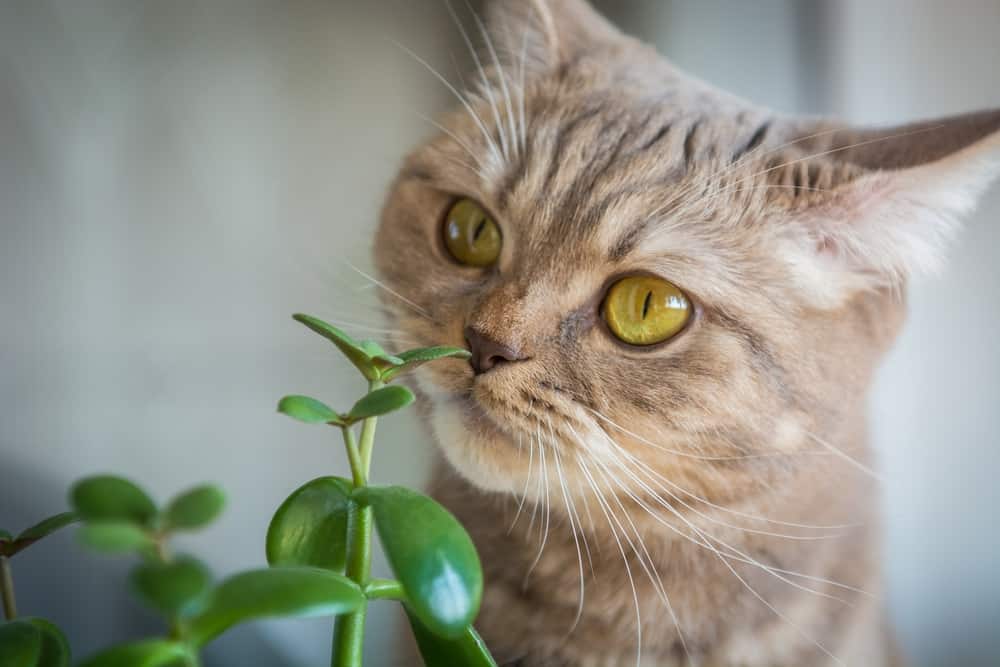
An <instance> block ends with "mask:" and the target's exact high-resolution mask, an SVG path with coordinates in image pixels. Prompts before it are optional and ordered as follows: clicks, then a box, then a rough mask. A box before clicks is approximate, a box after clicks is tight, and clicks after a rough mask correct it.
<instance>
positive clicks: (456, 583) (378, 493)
mask: <svg viewBox="0 0 1000 667" xmlns="http://www.w3.org/2000/svg"><path fill="white" fill-rule="evenodd" d="M356 496H357V498H358V500H359V501H360V502H362V503H367V504H370V505H371V507H372V509H373V511H374V514H375V527H376V529H377V530H378V534H379V538H380V539H381V541H382V548H383V549H384V550H385V554H386V556H387V558H388V560H389V565H390V566H391V567H392V570H393V572H395V573H396V577H397V578H398V579H399V581H400V583H401V584H402V585H403V590H404V591H406V597H407V599H408V600H409V603H410V609H411V611H412V612H413V613H414V614H415V615H416V616H417V618H419V619H420V620H421V621H422V622H423V623H424V625H426V626H427V628H428V629H429V630H430V631H431V632H433V633H434V634H436V635H438V636H442V637H447V638H457V637H459V636H461V634H462V633H463V632H464V631H465V628H466V627H467V626H469V625H471V624H472V622H473V621H474V620H475V618H476V614H477V613H478V612H479V603H480V600H481V598H482V593H483V572H482V568H481V566H480V564H479V556H478V555H477V554H476V548H475V547H474V546H473V544H472V540H471V539H470V538H469V535H468V533H466V532H465V529H464V528H463V527H462V525H461V524H460V523H459V522H458V520H457V519H456V518H455V517H454V516H452V514H451V513H450V512H449V511H448V510H446V509H445V508H444V507H442V506H441V505H439V504H438V503H437V502H435V501H434V500H432V499H431V498H428V497H427V496H425V495H422V494H420V493H417V492H416V491H412V490H410V489H406V488H403V487H399V486H386V487H367V488H364V489H359V490H358V491H357V493H356Z"/></svg>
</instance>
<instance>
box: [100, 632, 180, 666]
mask: <svg viewBox="0 0 1000 667" xmlns="http://www.w3.org/2000/svg"><path fill="white" fill-rule="evenodd" d="M191 655H192V649H191V648H190V647H188V646H187V645H186V644H184V643H182V642H179V641H174V640H171V639H147V640H144V641H140V642H134V643H132V644H122V645H119V646H114V647H112V648H110V649H108V650H106V651H102V652H101V653H98V654H97V655H95V656H93V657H92V658H90V659H89V660H86V661H85V662H83V663H82V664H81V665H80V667H165V666H166V665H170V664H171V663H173V662H175V661H178V660H184V659H186V658H188V657H189V656H191Z"/></svg>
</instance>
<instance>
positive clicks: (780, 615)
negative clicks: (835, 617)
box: [592, 457, 849, 664]
mask: <svg viewBox="0 0 1000 667" xmlns="http://www.w3.org/2000/svg"><path fill="white" fill-rule="evenodd" d="M592 462H594V463H596V464H597V465H598V466H599V467H601V466H602V465H603V464H602V463H601V462H600V460H599V459H596V458H593V457H592ZM611 479H612V480H614V481H618V482H619V486H621V488H622V490H623V491H624V492H625V493H626V494H627V495H629V496H630V497H631V499H632V500H633V502H636V503H637V504H639V505H640V506H641V507H643V509H645V510H646V511H647V512H649V514H650V515H651V516H653V518H658V517H657V515H656V514H655V513H653V512H651V511H650V510H649V508H648V507H647V506H645V504H644V503H642V501H641V500H640V499H639V498H637V497H636V496H635V495H634V494H632V493H631V492H630V491H629V490H628V489H627V488H626V487H624V486H623V485H621V483H620V481H619V480H617V478H616V477H614V476H613V475H612V476H611ZM668 509H670V510H671V511H673V512H674V513H675V514H676V515H677V516H678V518H681V519H682V520H684V519H683V517H681V516H680V515H679V514H677V512H676V510H674V509H673V508H670V507H669V506H668ZM685 522H686V523H687V524H688V526H689V528H690V529H691V530H692V531H694V532H695V534H697V535H699V536H701V537H702V539H703V540H706V538H709V539H712V540H713V541H717V542H719V543H720V544H723V545H724V546H727V545H725V543H724V542H722V541H721V540H718V539H717V538H712V537H711V536H708V535H707V534H706V533H704V532H703V531H701V530H700V529H699V528H698V527H697V526H695V525H693V524H691V523H690V522H687V521H686V520H685ZM661 523H663V525H665V526H667V527H668V528H671V529H672V530H673V531H674V532H676V533H678V534H679V535H682V536H683V535H684V534H683V533H681V532H680V531H679V530H677V529H676V528H675V527H673V526H672V525H671V524H669V523H667V522H662V521H661ZM686 537H688V539H691V538H690V536H686ZM692 541H693V542H694V543H695V544H699V545H700V546H705V547H706V548H708V549H709V550H710V551H712V552H713V553H714V554H715V555H716V556H717V557H718V558H719V561H720V562H721V563H722V564H723V565H724V566H725V567H726V568H727V569H728V570H729V571H730V572H731V573H732V574H733V576H735V577H736V579H737V580H738V581H739V582H740V583H741V584H742V585H743V586H744V588H745V589H746V590H747V591H748V592H750V593H751V594H752V595H753V596H754V597H755V598H756V599H757V600H759V601H760V602H761V603H762V604H764V605H765V606H766V607H767V608H768V610H770V611H771V612H772V613H773V614H775V615H776V616H777V617H778V618H779V619H781V620H782V622H784V623H785V624H786V625H788V626H789V627H790V628H792V629H793V630H794V631H795V632H796V633H797V634H799V636H801V637H802V638H803V639H805V640H806V641H808V642H810V643H811V644H812V645H814V646H816V647H817V648H818V649H819V650H820V651H822V652H823V653H824V654H825V655H827V656H828V657H829V658H830V659H831V660H833V661H835V662H836V663H837V664H843V662H842V661H841V660H840V659H839V658H838V657H837V656H836V655H834V654H833V653H832V652H830V651H829V650H828V649H827V648H826V647H825V646H823V644H821V643H820V642H819V641H818V640H816V639H815V638H813V637H811V636H810V635H809V634H808V633H806V632H805V631H804V630H802V628H800V627H799V626H798V625H797V624H795V623H794V622H792V620H791V619H790V618H788V616H787V615H785V614H784V613H782V612H781V611H779V610H778V609H777V608H776V607H775V606H774V605H773V604H772V603H771V602H769V601H768V600H767V599H766V598H764V597H763V596H762V595H761V594H760V593H759V592H758V591H757V590H756V589H754V588H753V586H751V585H750V584H749V582H747V581H746V579H744V578H743V577H742V576H740V574H739V573H738V572H737V571H736V569H735V568H734V567H733V566H732V565H731V564H730V563H729V562H728V558H727V557H726V556H724V555H723V554H722V553H720V552H719V550H718V549H717V548H716V547H715V546H714V545H712V544H711V543H709V542H708V541H707V540H706V541H705V543H704V544H702V543H699V542H697V541H694V540H692ZM727 548H728V549H730V550H733V548H732V547H728V546H727ZM750 560H751V561H753V559H750ZM753 562H755V563H756V561H753ZM758 565H760V564H758ZM762 567H765V569H766V566H762ZM772 574H773V572H772ZM775 576H777V575H775ZM779 579H781V577H779ZM784 581H786V582H787V583H789V584H790V585H793V586H795V587H796V588H800V589H803V590H806V591H811V590H812V589H809V588H807V587H803V586H800V585H798V584H795V583H794V582H790V581H787V580H784ZM813 592H814V593H816V594H818V595H823V596H824V597H830V598H832V599H834V600H838V599H839V598H836V597H834V596H830V595H825V594H823V593H820V592H818V591H813ZM847 604H849V603H847Z"/></svg>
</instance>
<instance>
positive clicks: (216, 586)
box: [0, 315, 495, 667]
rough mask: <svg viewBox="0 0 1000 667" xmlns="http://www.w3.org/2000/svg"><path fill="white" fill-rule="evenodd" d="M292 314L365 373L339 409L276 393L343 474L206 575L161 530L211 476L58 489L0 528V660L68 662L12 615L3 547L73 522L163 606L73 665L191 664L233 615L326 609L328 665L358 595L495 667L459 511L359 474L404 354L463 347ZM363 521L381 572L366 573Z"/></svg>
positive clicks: (338, 660)
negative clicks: (410, 340) (243, 563)
mask: <svg viewBox="0 0 1000 667" xmlns="http://www.w3.org/2000/svg"><path fill="white" fill-rule="evenodd" d="M295 319H296V320H298V321H299V322H301V323H303V324H304V325H306V326H307V327H309V328H310V329H312V330H313V331H315V332H316V333H318V334H320V335H322V336H323V337H325V338H327V339H328V340H329V341H331V342H332V343H333V344H334V345H336V347H337V348H338V349H339V350H340V351H341V352H342V353H343V354H344V356H346V357H347V359H348V360H349V361H350V362H351V363H352V364H353V365H354V366H355V367H356V368H357V369H358V371H360V373H361V375H362V376H363V377H364V379H365V381H366V382H367V384H368V390H367V393H365V394H364V395H363V396H362V397H361V398H360V399H359V400H358V401H357V402H356V403H355V404H354V405H353V406H352V407H351V408H350V409H348V410H346V411H344V412H338V411H336V410H334V409H332V408H330V407H329V406H327V405H326V404H324V403H323V402H321V401H319V400H317V399H315V398H310V397H307V396H286V397H285V398H283V399H281V401H280V402H279V404H278V411H279V412H281V413H283V414H286V415H288V416H290V417H293V418H295V419H297V420H299V421H302V422H306V423H309V424H322V425H325V426H332V427H334V428H336V429H338V430H340V432H341V437H342V439H343V442H344V446H345V450H346V453H347V460H348V463H349V465H350V470H351V478H350V479H346V478H342V477H333V476H327V477H320V478H318V479H314V480H312V481H310V482H308V483H306V484H305V485H303V486H302V487H300V488H299V489H297V490H296V491H294V492H293V493H292V494H291V495H290V496H289V497H288V498H287V499H286V500H285V501H284V502H283V503H282V504H281V506H280V507H279V508H278V510H277V512H276V513H275V515H274V518H273V519H272V520H271V523H270V526H269V528H268V531H267V537H266V548H265V552H266V557H267V561H268V565H269V567H267V568H263V569H257V570H251V571H247V572H241V573H238V574H236V575H233V576H230V577H228V578H227V579H225V580H223V581H222V582H221V583H215V582H214V580H213V577H212V574H211V573H210V571H209V570H208V568H207V567H206V566H205V565H204V564H203V563H201V562H200V561H199V560H198V559H197V558H195V557H194V556H191V555H188V554H181V553H176V552H175V551H174V550H173V548H172V546H171V539H172V538H173V537H174V536H175V535H176V534H177V533H182V532H187V531H194V530H199V529H202V528H204V527H206V526H207V525H209V524H210V523H211V522H213V521H214V520H215V519H216V518H217V517H218V516H219V515H220V514H221V512H222V510H223V507H224V506H225V502H226V499H225V496H224V494H223V492H222V491H221V489H219V488H218V487H216V486H214V485H208V484H206V485H202V486H198V487H195V488H193V489H190V490H188V491H186V492H184V493H181V494H180V495H178V496H176V497H175V498H173V499H172V500H171V501H170V502H168V503H167V504H166V505H165V506H163V507H158V506H157V505H156V503H155V502H154V501H153V500H152V498H151V497H150V495H149V494H148V493H147V492H146V491H144V490H143V489H142V488H140V487H139V486H138V485H136V484H134V483H133V482H131V481H129V480H126V479H123V478H120V477H116V476H112V475H99V476H94V477H88V478H86V479H83V480H81V481H79V482H78V483H77V484H75V485H74V486H73V488H72V489H71V491H70V494H69V498H70V505H71V506H72V510H73V511H72V512H65V513H62V514H58V515H56V516H53V517H50V518H48V519H46V520H44V521H42V522H40V523H39V524H37V525H35V526H33V527H31V528H28V529H27V530H25V531H23V532H21V533H20V534H18V535H16V536H14V535H12V534H11V533H9V532H7V531H3V530H0V595H2V600H3V609H4V618H5V622H4V623H0V667H15V666H16V667H68V665H69V664H70V658H71V656H70V645H69V642H68V641H67V640H66V637H65V636H64V634H63V633H62V632H61V631H60V630H59V629H58V628H57V627H56V626H55V625H53V624H52V623H51V622H49V621H46V620H44V619H42V618H38V617H19V616H18V615H17V614H18V612H17V605H16V601H15V598H14V585H13V576H12V572H11V567H10V559H11V558H13V556H15V555H16V554H18V553H20V552H21V551H23V550H24V549H25V548H27V547H28V546H30V545H31V544H33V543H34V542H36V541H38V540H39V539H41V538H43V537H45V536H46V535H48V534H50V533H52V532H54V531H56V530H58V529H59V528H62V527H64V526H67V525H69V524H72V523H75V522H82V524H83V525H82V526H81V527H80V529H79V532H78V537H79V540H80V541H81V542H82V543H83V544H84V545H85V546H86V547H88V548H90V549H93V550H95V551H98V552H103V553H107V554H127V555H131V556H133V557H134V558H136V560H137V562H136V564H135V565H134V567H133V569H132V571H131V574H130V576H129V584H130V588H131V590H132V592H133V593H134V594H135V595H136V597H138V599H139V600H140V601H141V602H142V603H143V604H144V605H146V606H147V607H149V608H150V609H151V610H153V611H156V612H158V613H159V614H160V615H161V616H162V617H163V619H164V625H165V633H164V634H163V636H160V637H153V638H147V639H143V640H139V641H134V642H129V643H125V644H119V645H115V646H111V647H109V648H107V649H106V650H103V651H101V652H99V653H98V654H96V655H94V656H91V657H89V658H88V659H86V660H85V661H83V662H82V663H79V664H80V665H81V667H135V666H141V667H159V666H164V667H198V666H199V665H200V664H201V656H200V652H201V649H202V648H203V647H204V646H205V645H206V644H208V643H209V642H211V641H212V640H213V639H215V638H216V637H218V636H219V635H220V634H222V633H223V632H225V631H226V630H227V629H229V628H230V627H233V626H234V625H237V624H239V623H243V622H247V621H251V620H255V619H259V618H269V617H307V616H330V617H334V618H335V621H334V628H333V649H332V655H331V665H332V666H333V667H360V666H361V665H362V647H363V640H364V633H365V625H366V624H365V621H366V614H367V607H368V603H369V602H372V601H376V600H391V601H396V602H399V603H401V604H402V605H403V608H404V609H405V612H406V615H407V617H408V619H409V622H410V626H411V628H412V631H413V634H414V638H415V639H416V642H417V646H418V647H419V650H420V653H421V655H422V656H423V658H424V662H425V663H426V664H427V665H431V666H434V667H436V666H442V667H445V666H447V667H486V666H493V667H495V662H494V661H493V659H492V657H491V656H490V654H489V651H488V650H487V649H486V647H485V645H484V644H483V642H482V640H481V639H480V638H479V636H478V634H477V633H476V631H475V629H474V628H473V621H474V620H475V617H476V614H477V613H478V610H479V603H480V598H481V596H482V588H483V577H482V570H481V568H480V564H479V558H478V556H477V555H476V551H475V548H474V546H473V544H472V541H471V540H470V538H469V536H468V534H467V533H466V532H465V530H464V529H463V528H462V526H461V525H460V524H459V523H458V521H457V520H456V519H455V518H454V517H453V516H452V515H451V514H450V513H449V512H448V511H447V510H446V509H444V508H443V507H441V506H440V505H439V504H437V503H436V502H435V501H434V500H432V499H431V498H429V497H427V496H425V495H422V494H420V493H418V492H416V491H413V490H410V489H406V488H403V487H399V486H374V485H371V484H370V483H369V476H370V470H371V461H372V454H373V451H374V445H375V428H376V424H377V421H378V418H379V417H381V416H383V415H386V414H389V413H391V412H394V411H397V410H399V409H402V408H404V407H406V406H408V405H409V404H411V403H412V402H413V400H414V396H413V394H412V393H411V392H410V390H409V389H407V388H405V387H403V386H400V385H393V384H390V383H391V382H392V381H394V380H396V379H397V378H398V377H400V376H401V375H403V374H404V373H406V372H408V371H410V370H412V369H413V368H415V367H417V366H419V365H421V364H425V363H428V362H433V361H436V360H438V359H444V358H449V357H451V358H466V357H467V356H468V352H467V351H466V350H463V349H460V348H451V347H431V348H421V349H415V350H408V351H406V352H402V353H399V354H398V355H393V354H389V353H387V352H386V351H385V350H383V349H382V347H381V346H379V345H378V344H377V343H375V342H373V341H367V340H366V341H356V340H354V339H353V338H351V337H350V336H348V335H347V334H345V333H344V332H343V331H341V330H339V329H337V328H336V327H334V326H331V325H329V324H327V323H325V322H323V321H321V320H318V319H316V318H313V317H309V316H306V315H296V316H295ZM373 530H374V531H375V532H377V534H378V536H379V538H380V541H381V544H382V548H383V550H384V552H385V555H386V559H387V560H388V562H389V565H390V567H391V568H392V571H393V573H394V575H395V578H394V579H384V578H376V577H373V576H372V572H371V562H372V548H373V545H372V539H373Z"/></svg>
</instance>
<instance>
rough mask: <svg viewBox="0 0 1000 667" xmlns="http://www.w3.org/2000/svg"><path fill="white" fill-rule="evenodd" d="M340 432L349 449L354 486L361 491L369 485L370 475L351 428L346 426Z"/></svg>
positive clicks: (348, 454)
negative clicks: (362, 461)
mask: <svg viewBox="0 0 1000 667" xmlns="http://www.w3.org/2000/svg"><path fill="white" fill-rule="evenodd" d="M340 432H341V433H343V434H344V446H345V447H346V448H347V460H348V461H349V462H350V464H351V477H352V478H353V479H354V486H355V488H359V489H360V488H361V487H364V486H366V485H367V484H368V475H367V473H366V472H365V468H364V465H363V464H362V463H361V455H360V454H359V453H358V445H357V443H356V442H355V441H354V431H352V430H351V427H350V426H344V427H342V428H341V429H340Z"/></svg>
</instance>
